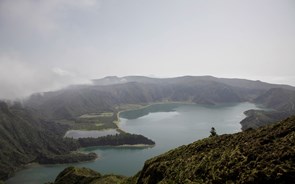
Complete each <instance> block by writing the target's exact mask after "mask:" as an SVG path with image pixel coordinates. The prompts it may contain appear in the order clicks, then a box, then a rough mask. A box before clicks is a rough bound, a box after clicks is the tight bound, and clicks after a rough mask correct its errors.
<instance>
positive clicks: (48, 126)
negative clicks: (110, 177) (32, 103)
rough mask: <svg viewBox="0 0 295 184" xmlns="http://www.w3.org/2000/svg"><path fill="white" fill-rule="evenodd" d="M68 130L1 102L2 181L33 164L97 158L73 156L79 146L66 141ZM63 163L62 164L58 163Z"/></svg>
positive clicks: (0, 156) (0, 154)
mask: <svg viewBox="0 0 295 184" xmlns="http://www.w3.org/2000/svg"><path fill="white" fill-rule="evenodd" d="M65 130H66V127H63V126H59V125H57V124H55V123H53V122H47V121H43V120H41V119H39V118H38V115H37V114H35V115H34V113H33V112H30V111H29V110H25V109H23V108H21V107H20V106H18V105H15V106H12V107H10V106H8V105H7V104H6V103H5V102H0V179H7V178H8V177H9V176H11V174H12V173H13V172H14V171H15V170H16V169H18V168H19V167H21V166H22V165H25V164H28V163H30V162H39V163H43V162H46V161H47V160H48V159H51V162H52V163H63V162H68V159H70V161H74V162H75V161H76V162H77V161H80V160H90V159H94V157H95V155H82V154H71V150H76V149H77V148H78V145H77V144H75V143H74V142H72V141H66V140H63V139H62V136H61V135H62V134H63V133H64V131H65ZM57 159H59V161H56V160H57Z"/></svg>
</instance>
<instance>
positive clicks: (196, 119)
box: [6, 103, 259, 184]
mask: <svg viewBox="0 0 295 184" xmlns="http://www.w3.org/2000/svg"><path fill="white" fill-rule="evenodd" d="M249 109H259V108H258V107H257V106H256V105H255V104H251V103H238V104H223V105H217V106H204V105H195V104H156V105H151V106H149V107H146V108H143V109H139V110H132V111H127V112H122V113H121V114H120V120H121V122H120V128H122V129H123V130H125V131H127V132H130V133H137V134H142V135H144V136H146V137H148V138H150V139H152V140H154V141H155V142H156V145H155V146H154V147H152V148H131V147H129V148H126V147H92V148H87V149H84V150H83V151H85V152H96V153H97V154H98V155H99V159H97V160H95V161H91V162H84V163H77V164H62V165H51V166H43V165H42V166H41V165H31V166H29V167H27V168H26V169H24V170H21V171H20V172H18V173H16V175H15V177H13V178H11V179H9V180H8V181H6V182H7V184H16V183H23V184H39V183H44V182H48V181H54V179H55V177H56V176H57V174H58V173H59V172H61V171H62V170H63V169H64V168H65V167H67V166H70V165H73V166H77V167H88V168H92V169H94V170H97V171H98V172H101V173H103V174H107V173H114V174H121V175H126V176H132V175H134V174H136V173H137V172H138V171H139V170H140V169H141V168H142V167H143V164H144V161H145V160H147V159H149V158H151V157H153V156H156V155H159V154H161V153H164V152H166V151H168V150H170V149H172V148H176V147H178V146H180V145H183V144H189V143H191V142H194V141H196V140H198V139H202V138H205V137H208V136H209V134H210V130H211V127H215V129H216V131H217V133H218V134H225V133H235V132H239V131H240V129H241V125H240V124H239V122H240V121H241V120H242V119H244V118H245V115H244V114H243V112H244V111H246V110H249Z"/></svg>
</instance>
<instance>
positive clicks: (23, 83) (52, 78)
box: [0, 54, 90, 99]
mask: <svg viewBox="0 0 295 184" xmlns="http://www.w3.org/2000/svg"><path fill="white" fill-rule="evenodd" d="M82 83H84V84H85V83H90V81H89V80H87V79H85V78H84V77H81V76H78V75H77V74H75V73H73V72H69V71H66V70H64V69H61V68H58V67H56V68H53V69H47V68H44V67H42V66H37V65H32V64H29V63H27V62H24V61H22V60H20V58H19V57H17V56H15V55H13V54H12V55H11V54H10V55H2V56H0V86H1V90H0V99H15V98H22V97H27V96H29V95H30V94H32V93H35V92H44V91H51V90H57V89H60V88H63V87H66V86H68V85H71V84H82Z"/></svg>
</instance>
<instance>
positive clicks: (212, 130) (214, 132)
mask: <svg viewBox="0 0 295 184" xmlns="http://www.w3.org/2000/svg"><path fill="white" fill-rule="evenodd" d="M210 133H211V135H210V137H215V136H217V133H216V130H215V128H214V127H212V128H211V130H210Z"/></svg>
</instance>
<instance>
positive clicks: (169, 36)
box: [0, 0, 295, 98]
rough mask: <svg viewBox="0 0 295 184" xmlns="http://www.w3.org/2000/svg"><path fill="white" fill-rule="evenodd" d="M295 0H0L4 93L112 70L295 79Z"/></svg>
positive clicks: (15, 93) (50, 86) (59, 84)
mask: <svg viewBox="0 0 295 184" xmlns="http://www.w3.org/2000/svg"><path fill="white" fill-rule="evenodd" d="M294 71H295V1H294V0H0V88H1V90H0V98H13V97H18V96H24V95H28V94H30V93H32V92H37V91H47V90H52V89H57V88H60V87H63V86H65V85H68V84H72V83H85V82H89V79H92V78H101V77H104V76H109V75H117V76H126V75H147V76H157V77H173V76H181V75H213V76H217V77H237V78H248V79H255V80H256V79H257V80H258V79H259V80H263V81H267V82H274V83H287V84H291V85H295V73H294Z"/></svg>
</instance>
